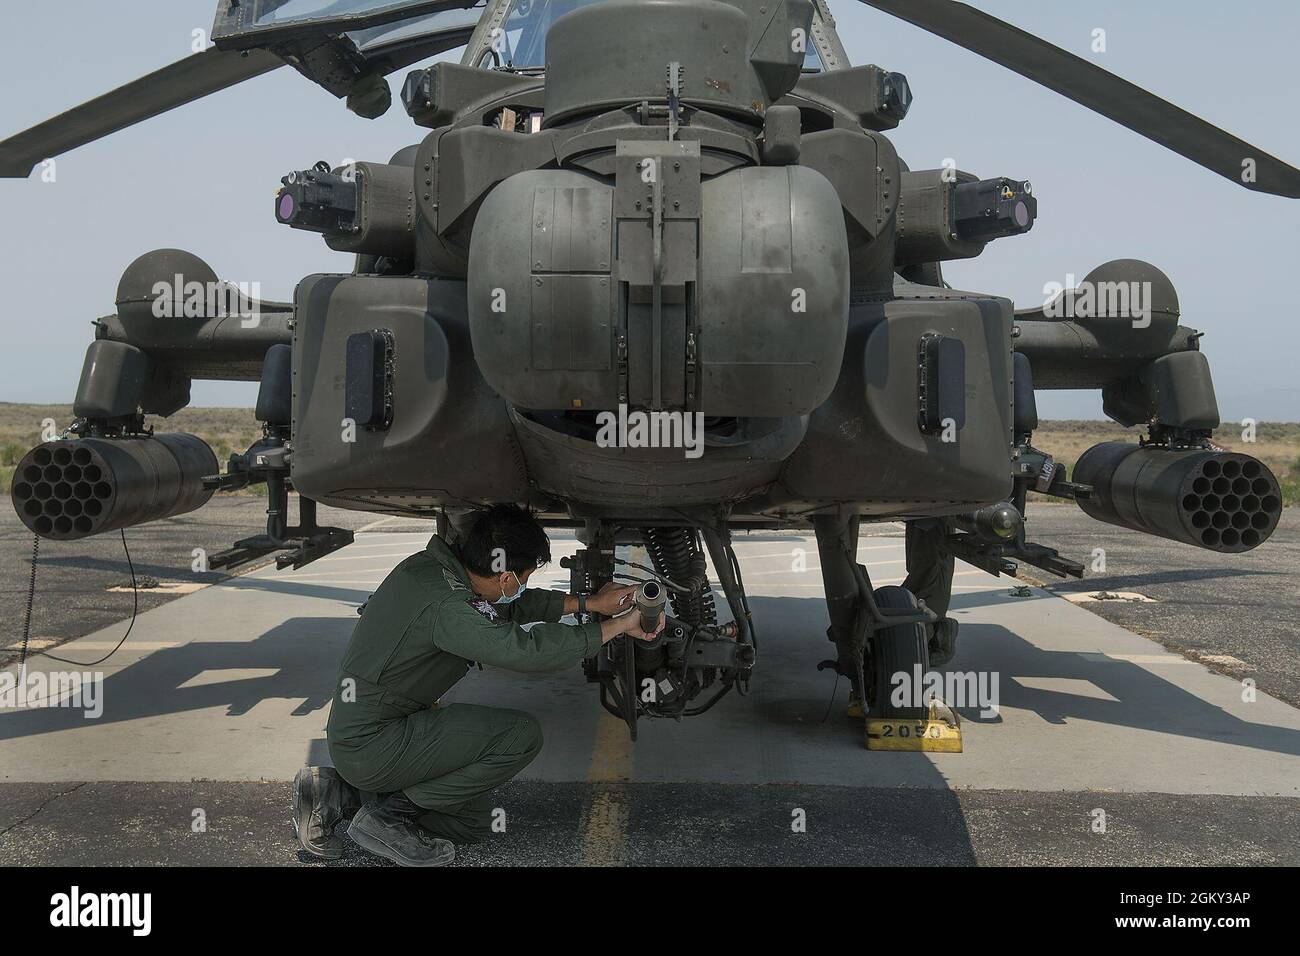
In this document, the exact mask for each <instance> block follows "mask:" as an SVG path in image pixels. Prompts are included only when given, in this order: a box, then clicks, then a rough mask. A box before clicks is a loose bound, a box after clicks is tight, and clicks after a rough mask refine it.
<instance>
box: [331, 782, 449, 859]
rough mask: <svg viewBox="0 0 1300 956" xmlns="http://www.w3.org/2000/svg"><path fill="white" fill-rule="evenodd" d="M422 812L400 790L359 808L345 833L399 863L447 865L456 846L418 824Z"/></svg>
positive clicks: (367, 847) (356, 842)
mask: <svg viewBox="0 0 1300 956" xmlns="http://www.w3.org/2000/svg"><path fill="white" fill-rule="evenodd" d="M423 813H424V810H423V808H421V807H418V806H416V805H415V804H414V803H412V802H411V800H410V799H408V798H407V796H406V794H404V793H402V792H401V791H400V790H399V791H398V792H397V793H390V794H389V795H388V796H387V797H385V798H384V799H382V800H376V801H375V802H373V803H367V804H366V805H365V806H364V807H362V808H361V809H360V810H359V811H358V812H357V815H356V816H355V817H353V818H352V823H351V824H350V825H349V826H348V836H349V837H351V838H352V842H353V843H355V844H356V845H357V846H359V847H361V848H362V849H363V850H369V851H370V852H371V853H374V854H375V855H377V856H382V857H384V858H385V859H388V860H392V861H393V862H394V863H397V864H400V865H401V866H446V865H447V864H448V863H450V862H451V861H452V860H454V859H455V858H456V847H455V846H453V845H452V844H451V842H450V841H448V840H443V839H441V838H440V837H436V836H434V835H433V834H432V833H430V832H429V831H428V830H426V829H425V828H424V827H422V826H421V825H420V815H421V814H423Z"/></svg>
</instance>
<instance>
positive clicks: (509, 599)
mask: <svg viewBox="0 0 1300 956" xmlns="http://www.w3.org/2000/svg"><path fill="white" fill-rule="evenodd" d="M510 573H511V575H513V577H514V579H515V583H516V584H518V585H519V590H518V591H516V592H515V593H514V594H510V595H507V594H506V593H505V588H502V589H501V596H500V597H499V598H497V599H496V600H495V601H493V602H492V603H493V604H513V603H514V602H515V601H518V600H519V595H521V594H523V593H524V588H525V587H527V585H526V584H524V582H523V581H520V580H519V575H517V574H515V572H513V571H511V572H510Z"/></svg>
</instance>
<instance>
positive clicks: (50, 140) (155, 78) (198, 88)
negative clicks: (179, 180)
mask: <svg viewBox="0 0 1300 956" xmlns="http://www.w3.org/2000/svg"><path fill="white" fill-rule="evenodd" d="M280 66H284V61H283V60H281V59H280V58H279V57H278V56H276V55H275V54H273V53H268V52H266V51H265V50H252V51H250V52H249V53H248V55H246V56H245V55H244V54H241V53H236V52H231V51H223V50H218V49H216V48H215V47H211V48H209V49H207V50H206V51H204V52H203V53H198V54H195V55H194V56H190V57H186V58H185V59H183V60H181V61H179V62H177V63H173V64H172V65H171V66H165V67H163V68H162V69H161V70H158V71H156V72H154V73H150V74H149V75H148V76H142V77H141V78H140V79H138V80H133V81H132V82H130V83H128V84H126V86H122V87H119V88H117V89H116V90H113V92H111V93H105V94H104V95H103V96H100V97H98V98H96V99H93V100H91V101H90V102H88V103H83V104H81V105H80V106H77V107H74V108H73V109H71V110H69V111H68V112H66V113H64V114H62V115H61V116H56V117H54V119H50V120H46V121H45V122H44V123H41V124H40V125H39V126H33V127H32V128H31V129H29V130H27V131H26V132H22V133H19V134H18V135H16V136H12V137H10V138H9V139H7V140H5V141H4V142H0V178H5V179H25V178H26V177H27V176H30V175H31V173H32V170H33V169H34V168H35V167H36V164H37V163H39V162H41V161H43V160H46V159H49V158H50V157H52V156H58V155H61V154H63V153H66V152H68V151H69V150H72V149H76V148H77V147H78V146H84V145H85V144H86V143H90V142H93V141H94V140H97V139H102V138H103V137H105V136H108V135H110V134H112V133H116V132H117V131H118V130H122V129H126V127H128V126H134V125H135V124H136V123H140V122H143V121H144V120H147V119H150V118H152V117H154V116H158V115H159V114H160V113H166V112H167V111H168V110H172V109H175V108H176V107H178V106H184V105H185V104H186V103H192V102H193V101H194V100H197V99H201V98H202V97H205V96H208V95H209V94H211V93H216V92H219V91H221V90H224V89H226V88H227V87H231V86H234V85H236V84H237V83H242V82H244V80H251V79H252V78H253V77H255V76H261V75H262V74H263V73H269V72H270V71H271V70H274V69H275V68H276V67H280Z"/></svg>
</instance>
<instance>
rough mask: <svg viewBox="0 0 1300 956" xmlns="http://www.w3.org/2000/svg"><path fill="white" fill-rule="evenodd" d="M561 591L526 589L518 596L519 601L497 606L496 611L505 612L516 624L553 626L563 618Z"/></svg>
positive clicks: (562, 596) (562, 595)
mask: <svg viewBox="0 0 1300 956" xmlns="http://www.w3.org/2000/svg"><path fill="white" fill-rule="evenodd" d="M565 597H566V595H565V593H564V592H563V591H548V590H545V589H543V588H527V589H525V590H524V593H523V594H521V595H519V600H518V601H515V602H513V603H511V604H499V605H497V610H498V611H500V610H505V611H506V616H507V617H508V618H509V619H510V620H512V621H514V622H515V623H516V624H530V623H532V622H533V621H546V622H548V623H551V624H554V623H555V622H556V621H558V620H559V619H560V618H562V617H564V598H565Z"/></svg>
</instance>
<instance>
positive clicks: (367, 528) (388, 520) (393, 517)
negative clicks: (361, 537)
mask: <svg viewBox="0 0 1300 956" xmlns="http://www.w3.org/2000/svg"><path fill="white" fill-rule="evenodd" d="M396 520H397V515H389V516H388V517H387V518H380V519H379V520H378V521H372V522H370V524H367V525H362V526H361V527H360V528H358V529H357V530H356V531H355V532H353V533H354V534H364V533H365V532H367V531H372V530H374V529H375V528H382V527H383V526H384V525H386V524H392V523H393V522H394V521H396Z"/></svg>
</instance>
